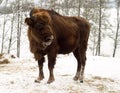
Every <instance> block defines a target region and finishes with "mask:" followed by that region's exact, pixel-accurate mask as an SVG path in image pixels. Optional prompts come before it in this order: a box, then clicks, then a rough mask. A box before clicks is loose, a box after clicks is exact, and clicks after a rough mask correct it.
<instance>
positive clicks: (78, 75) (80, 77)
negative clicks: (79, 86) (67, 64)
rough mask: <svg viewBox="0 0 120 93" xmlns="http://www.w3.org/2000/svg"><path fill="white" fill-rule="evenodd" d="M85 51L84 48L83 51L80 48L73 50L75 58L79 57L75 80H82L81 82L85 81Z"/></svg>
mask: <svg viewBox="0 0 120 93" xmlns="http://www.w3.org/2000/svg"><path fill="white" fill-rule="evenodd" d="M85 52H86V51H83V50H82V52H81V50H80V49H79V48H77V49H76V50H75V51H74V52H73V54H74V56H75V58H76V59H77V71H76V75H75V76H74V78H73V80H75V81H77V80H80V83H83V79H84V68H85V61H86V55H85Z"/></svg>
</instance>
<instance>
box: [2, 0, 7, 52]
mask: <svg viewBox="0 0 120 93" xmlns="http://www.w3.org/2000/svg"><path fill="white" fill-rule="evenodd" d="M7 1H8V0H6V2H5V7H6V5H7ZM6 21H7V20H6V14H4V21H3V32H2V44H1V53H3V49H4V39H5V26H6Z"/></svg>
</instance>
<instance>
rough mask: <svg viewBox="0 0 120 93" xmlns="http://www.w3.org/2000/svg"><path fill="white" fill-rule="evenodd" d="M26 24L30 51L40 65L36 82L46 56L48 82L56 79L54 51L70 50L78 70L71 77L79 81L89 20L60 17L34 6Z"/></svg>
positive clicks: (85, 48)
mask: <svg viewBox="0 0 120 93" xmlns="http://www.w3.org/2000/svg"><path fill="white" fill-rule="evenodd" d="M25 23H26V24H27V25H28V39H29V43H30V51H31V52H32V53H33V54H34V57H35V59H36V60H37V61H38V66H39V76H38V78H37V80H35V82H40V81H41V80H43V79H44V73H43V63H44V61H45V58H44V56H45V55H47V58H48V69H49V79H48V81H47V83H48V84H49V83H52V82H53V81H54V80H55V78H54V73H53V69H54V65H55V63H56V57H57V54H68V53H70V52H73V54H74V56H75V58H76V59H77V71H76V74H75V77H74V78H73V79H74V80H75V81H77V80H78V79H80V82H83V76H84V69H85V63H86V50H87V43H88V38H89V33H90V24H89V22H88V21H87V20H85V19H84V18H82V17H70V16H62V15H61V14H59V13H57V12H55V11H54V10H47V9H41V8H33V9H32V10H31V11H30V17H28V18H26V19H25Z"/></svg>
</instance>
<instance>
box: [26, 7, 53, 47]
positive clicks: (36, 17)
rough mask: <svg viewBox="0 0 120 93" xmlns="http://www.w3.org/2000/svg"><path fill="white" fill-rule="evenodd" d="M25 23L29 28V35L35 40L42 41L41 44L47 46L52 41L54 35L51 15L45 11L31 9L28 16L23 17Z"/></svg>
mask: <svg viewBox="0 0 120 93" xmlns="http://www.w3.org/2000/svg"><path fill="white" fill-rule="evenodd" d="M25 23H27V25H28V26H29V28H30V29H31V30H30V31H31V36H33V38H34V39H35V40H36V41H37V42H42V44H43V46H48V45H50V44H51V43H52V41H53V39H54V37H53V31H52V26H51V17H50V15H49V13H48V12H47V11H41V10H40V9H33V10H32V11H31V12H30V17H29V18H26V19H25Z"/></svg>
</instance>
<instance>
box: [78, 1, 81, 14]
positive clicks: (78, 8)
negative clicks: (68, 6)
mask: <svg viewBox="0 0 120 93" xmlns="http://www.w3.org/2000/svg"><path fill="white" fill-rule="evenodd" d="M80 1H81V0H78V16H80Z"/></svg>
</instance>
